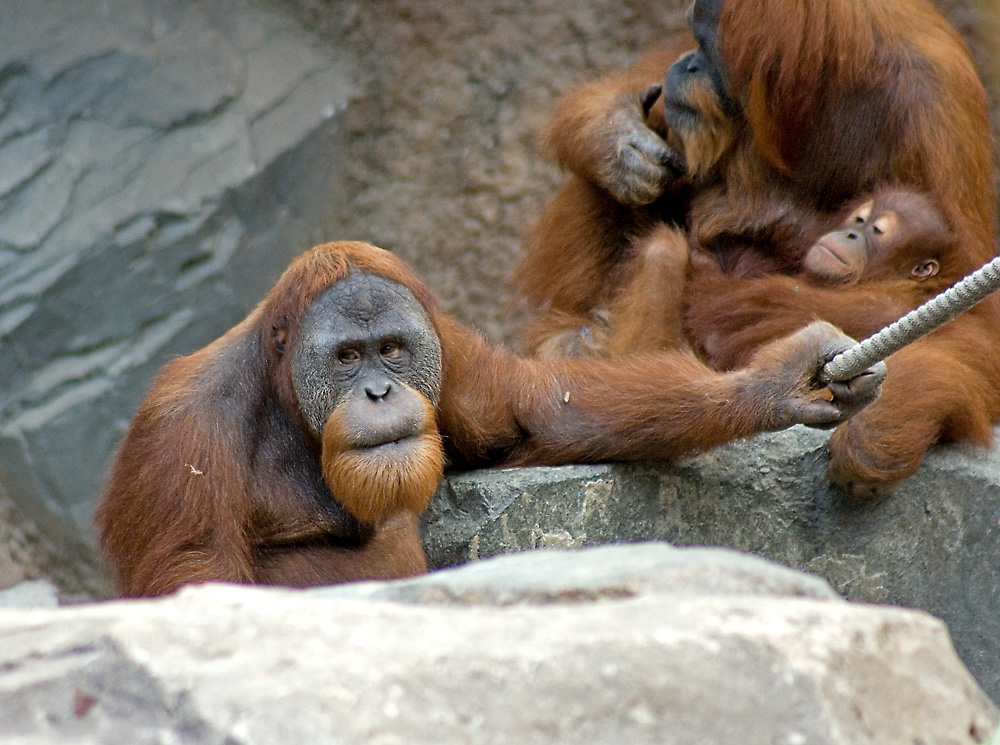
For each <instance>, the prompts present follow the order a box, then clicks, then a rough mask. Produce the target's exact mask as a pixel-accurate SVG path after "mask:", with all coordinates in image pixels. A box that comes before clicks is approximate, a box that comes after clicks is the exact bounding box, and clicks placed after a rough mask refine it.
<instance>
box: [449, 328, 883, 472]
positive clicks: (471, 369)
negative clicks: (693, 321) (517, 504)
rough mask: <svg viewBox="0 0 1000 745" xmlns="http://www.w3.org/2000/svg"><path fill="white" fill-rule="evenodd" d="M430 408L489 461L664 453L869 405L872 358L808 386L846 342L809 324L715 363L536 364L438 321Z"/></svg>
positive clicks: (462, 445)
mask: <svg viewBox="0 0 1000 745" xmlns="http://www.w3.org/2000/svg"><path fill="white" fill-rule="evenodd" d="M442 342H443V345H444V346H445V348H446V353H445V375H444V380H445V382H444V390H443V392H442V396H441V403H440V417H441V424H442V432H443V434H444V435H445V439H446V446H447V447H448V448H449V449H450V451H451V452H452V453H453V454H454V455H456V456H457V457H458V458H460V459H461V460H463V461H465V462H469V463H475V464H492V465H499V464H504V465H528V464H535V465H541V464H550V465H554V464H559V463H571V462H588V461H590V462H593V461H601V460H646V459H668V460H669V459H674V458H679V457H683V456H686V455H691V454H694V453H698V452H702V451H705V450H708V449H710V448H713V447H716V446H718V445H722V444H725V443H727V442H730V441H732V440H735V439H739V438H743V437H749V436H751V435H754V434H757V433H759V432H766V431H772V430H778V429H783V428H785V427H789V426H791V425H793V424H808V425H812V426H830V425H835V424H837V423H839V422H841V421H844V420H845V419H847V418H848V417H850V416H851V415H853V414H854V413H855V412H856V411H858V410H859V409H861V408H862V407H864V406H865V405H867V404H868V403H870V402H871V401H872V400H873V399H874V398H875V397H876V395H877V394H878V389H879V385H880V383H881V380H882V377H884V375H885V367H884V365H878V366H875V367H874V368H872V369H871V370H869V371H868V372H866V373H865V374H863V375H861V376H858V377H857V378H854V379H852V380H851V381H848V382H846V383H837V384H832V385H831V386H830V388H829V389H821V388H818V387H817V385H816V384H815V379H816V375H817V373H818V370H819V368H820V367H821V366H822V364H823V363H824V362H825V361H827V360H829V359H830V358H832V357H833V356H834V355H835V354H837V353H838V352H840V351H842V350H843V349H846V348H847V347H848V346H850V344H851V340H850V339H849V338H848V337H846V336H844V335H843V334H841V333H840V332H838V331H837V330H836V329H834V328H833V327H832V326H829V325H828V324H814V325H813V326H810V327H808V328H806V329H803V330H802V331H800V332H799V333H797V334H795V335H794V336H792V337H790V338H788V339H784V340H781V341H779V342H776V343H774V344H772V345H769V346H768V347H766V348H765V349H763V350H761V352H760V354H759V355H758V356H757V357H755V358H754V360H753V361H752V363H751V364H750V366H748V367H747V368H746V369H745V370H741V371H739V372H734V373H723V374H720V373H716V372H714V371H712V370H710V369H709V368H708V367H706V366H705V365H703V364H702V363H701V362H699V361H698V360H697V359H695V358H694V357H692V356H691V355H688V354H684V353H680V352H657V353H651V354H647V355H642V356H636V357H633V358H630V359H627V360H598V359H587V360H560V361H554V362H543V361H539V360H527V359H520V358H517V357H514V356H513V355H511V354H509V353H507V352H505V351H504V350H501V349H497V348H493V347H489V346H488V345H486V344H485V343H484V342H483V341H482V340H481V339H479V338H478V337H477V336H475V335H474V334H470V333H469V332H467V331H464V330H463V329H461V327H459V326H458V325H457V324H453V323H450V322H449V324H448V326H447V328H446V329H445V330H443V333H442Z"/></svg>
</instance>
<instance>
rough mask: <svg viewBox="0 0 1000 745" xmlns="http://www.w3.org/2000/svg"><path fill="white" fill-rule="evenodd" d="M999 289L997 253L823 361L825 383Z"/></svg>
mask: <svg viewBox="0 0 1000 745" xmlns="http://www.w3.org/2000/svg"><path fill="white" fill-rule="evenodd" d="M997 290H1000V256H998V257H996V258H995V259H993V261H991V262H990V263H989V264H986V265H985V266H983V267H981V268H980V269H977V270H976V271H974V272H973V273H972V274H970V275H969V276H968V277H966V278H965V279H963V280H961V281H959V282H957V283H956V284H955V285H953V286H952V287H949V288H948V289H947V290H945V291H944V292H942V293H941V294H940V295H938V296H937V297H933V298H931V299H930V300H928V301H927V302H926V303H924V304H923V305H921V306H920V307H919V308H917V309H916V310H911V311H910V312H909V313H907V314H906V315H905V316H903V317H902V318H900V319H899V320H898V321H895V322H893V323H891V324H889V325H888V326H886V327H885V328H884V329H882V330H881V331H879V332H878V333H875V334H872V335H871V336H869V337H868V338H867V339H865V340H864V341H862V342H859V343H857V344H855V345H854V346H853V347H851V348H850V349H847V350H845V351H843V352H841V353H840V354H838V355H837V356H836V357H834V358H833V359H832V360H830V361H829V362H827V363H826V364H825V365H823V369H822V370H820V373H819V378H820V380H821V381H822V382H824V383H829V382H830V381H833V380H848V379H850V378H853V377H854V376H855V375H860V374H861V373H863V372H864V371H865V370H867V369H868V368H869V367H871V366H872V365H873V364H875V363H876V362H878V361H880V360H884V359H885V358H886V357H888V356H889V355H890V354H892V353H893V352H898V351H899V350H900V349H902V348H903V347H905V346H906V345H907V344H909V343H911V342H913V341H916V340H917V339H918V338H920V337H921V336H923V335H924V334H929V333H930V332H931V331H933V330H934V329H936V328H937V327H938V326H940V325H942V324H944V323H947V322H948V321H950V320H951V319H953V318H955V316H958V315H961V314H962V313H964V312H965V311H967V310H969V308H971V307H972V306H973V305H975V304H976V303H978V302H979V301H981V300H983V299H985V298H987V297H988V296H990V295H991V294H993V293H994V292H996V291H997Z"/></svg>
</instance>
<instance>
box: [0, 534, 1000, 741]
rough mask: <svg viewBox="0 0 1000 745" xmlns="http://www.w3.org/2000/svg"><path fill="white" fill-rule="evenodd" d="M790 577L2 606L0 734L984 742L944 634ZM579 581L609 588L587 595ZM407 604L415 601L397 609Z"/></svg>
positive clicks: (571, 578) (621, 563)
mask: <svg viewBox="0 0 1000 745" xmlns="http://www.w3.org/2000/svg"><path fill="white" fill-rule="evenodd" d="M533 565H534V566H533ZM699 565H704V566H705V567H706V572H705V574H704V576H699V571H698V566H699ZM595 567H596V568H597V570H598V572H599V574H600V575H601V579H600V580H599V581H598V582H596V583H595V582H594V581H593V580H592V579H591V578H590V577H589V576H588V574H589V570H590V569H592V568H595ZM725 567H728V568H725ZM633 572H637V576H633ZM542 575H545V576H546V577H547V579H546V581H545V583H544V584H545V585H546V587H547V589H545V590H544V592H543V593H541V594H539V592H538V583H537V578H538V577H539V576H542ZM680 575H684V577H683V578H681V577H680ZM727 575H728V576H727ZM792 575H793V573H792V572H788V571H787V570H781V569H780V568H777V567H768V566H766V565H765V564H764V562H761V561H759V560H751V559H745V558H741V557H737V556H733V555H725V556H723V555H722V554H720V553H718V552H713V551H700V552H696V553H689V552H687V551H684V550H675V549H670V548H668V547H665V546H641V547H636V548H629V547H618V548H611V549H593V550H589V551H586V552H578V553H571V554H556V555H551V553H548V552H537V553H534V554H527V555H524V556H521V557H504V558H503V559H497V560H493V561H490V562H483V563H481V564H477V565H473V566H471V567H466V568H463V569H460V570H455V571H452V572H442V573H439V574H437V575H432V576H430V577H426V578H423V579H420V580H415V581H409V582H405V583H398V584H390V585H366V586H363V587H353V588H351V587H348V588H338V589H335V590H322V591H306V592H303V591H294V590H279V589H265V588H247V587H236V586H225V585H203V586H200V587H192V588H188V589H185V590H182V591H181V592H180V593H179V594H178V595H176V596H172V597H169V598H166V599H163V600H158V601H132V602H119V603H104V604H98V605H92V606H89V607H88V606H76V607H73V608H63V609H58V610H33V611H18V612H11V611H0V635H2V638H3V639H4V644H3V645H2V647H0V735H2V736H3V738H4V739H5V740H9V741H14V742H31V743H32V745H47V744H48V743H53V745H54V744H55V743H59V745H61V744H62V743H65V742H79V743H98V742H129V743H136V744H137V745H141V744H142V743H161V742H183V743H188V744H189V745H199V744H200V743H221V742H245V743H256V744H259V745H266V744H267V743H275V744H276V745H277V744H280V745H286V743H290V742H292V743H313V742H316V743H319V742H336V743H404V742H405V743H415V744H418V743H435V745H448V744H449V743H465V742H478V743H519V744H523V745H532V744H533V743H550V742H587V743H594V744H595V745H596V744H599V743H615V744H617V743H623V742H627V743H630V744H633V745H643V744H644V743H657V744H658V745H670V743H678V744H680V743H683V744H685V745H687V744H688V743H705V744H706V745H715V744H718V745H724V744H725V745H729V744H730V743H736V742H739V743H745V744H747V745H754V744H756V743H761V744H762V745H763V744H764V743H766V744H767V745H773V743H810V744H811V745H812V744H815V745H826V744H827V743H829V744H831V745H832V744H834V743H836V744H838V745H839V744H841V743H842V744H844V745H847V744H850V745H856V744H857V743H862V742H872V743H875V742H877V743H879V744H880V745H892V744H894V743H900V744H901V745H902V744H903V743H905V744H906V745H911V744H912V743H914V742H923V743H928V744H931V743H942V744H943V743H950V744H954V745H962V744H964V743H969V744H971V743H979V742H983V741H984V740H985V739H986V738H987V737H988V736H989V733H990V732H991V731H992V730H993V728H994V727H995V725H996V722H997V711H996V709H995V707H993V705H992V704H991V703H990V702H989V701H988V699H987V698H986V697H985V696H984V695H983V693H982V691H981V690H979V689H978V687H977V686H976V684H975V683H974V681H973V680H972V679H971V677H970V676H969V675H968V673H967V672H966V670H965V669H964V668H963V667H962V665H961V663H960V662H959V660H958V658H957V657H956V656H955V653H954V650H953V649H952V647H951V645H950V643H949V640H948V634H947V631H946V629H945V627H944V626H943V624H941V623H940V622H939V621H937V620H935V619H933V618H931V617H930V616H928V615H926V614H924V613H920V612H915V611H908V610H903V609H898V608H884V607H877V606H865V605H859V604H854V603H848V602H844V601H842V600H839V599H835V598H831V597H829V596H830V595H831V594H832V593H830V591H829V589H826V590H823V589H821V588H822V584H821V583H818V582H817V581H816V580H815V579H811V578H806V577H801V578H797V577H793V576H792ZM743 582H747V583H748V586H749V588H750V591H749V593H748V594H743V593H741V592H740V591H739V585H740V584H741V583H743ZM421 586H423V587H425V588H428V589H429V588H436V589H433V591H430V595H437V594H438V592H439V590H441V591H443V592H444V594H445V595H447V596H448V598H447V599H446V600H447V601H446V602H444V603H441V602H437V601H436V600H435V599H434V598H433V597H428V596H427V593H425V592H423V591H420V590H419V588H420V587H421ZM595 586H602V587H604V588H606V589H607V588H612V587H618V588H619V589H620V590H621V592H619V593H615V594H613V595H612V596H608V595H607V594H600V595H599V596H594V595H592V594H591V591H592V590H593V588H594V587H595ZM763 586H768V587H769V588H770V589H768V590H766V591H763V590H762V589H761V588H762V587H763ZM518 587H521V588H523V589H522V590H516V588H518ZM716 588H718V589H719V592H716V591H715V589H716ZM360 590H367V592H368V594H369V597H367V598H365V597H363V596H362V595H363V593H359V591H360ZM802 590H806V591H805V592H802ZM401 591H402V593H403V594H404V595H407V596H408V598H407V602H396V601H393V600H391V599H389V598H391V597H392V596H394V595H396V594H398V593H399V592H401ZM789 592H790V593H791V594H788V593H789ZM542 594H544V595H545V596H546V597H545V598H544V599H543V598H542V597H541V595H542ZM463 595H464V596H465V600H464V601H463V602H462V603H461V604H458V605H456V604H455V603H454V602H453V599H454V598H457V597H460V596H463ZM421 597H422V599H421ZM475 598H484V599H485V601H484V602H479V601H478V600H476V599H475ZM490 598H492V599H493V600H490ZM497 598H506V600H505V601H504V602H503V603H501V604H500V605H499V606H498V605H497V604H496V603H495V602H493V601H494V600H496V599H497ZM539 603H541V604H542V606H543V607H539Z"/></svg>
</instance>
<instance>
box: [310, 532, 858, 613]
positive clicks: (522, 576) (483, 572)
mask: <svg viewBox="0 0 1000 745" xmlns="http://www.w3.org/2000/svg"><path fill="white" fill-rule="evenodd" d="M501 559H502V560H500V559H497V560H493V561H479V562H473V563H471V564H467V565H466V566H464V567H462V568H460V569H453V570H451V571H447V572H437V573H432V574H429V575H426V576H423V577H417V578H415V579H411V580H402V581H399V582H392V583H384V582H370V583H359V584H354V585H346V586H343V587H335V588H323V589H320V590H315V591H314V592H318V593H322V594H325V595H337V596H338V597H364V598H372V599H379V600H393V601H396V602H410V603H455V604H460V605H498V606H505V605H515V604H523V603H532V604H537V605H544V604H546V603H553V602H588V601H589V602H597V601H601V600H606V599H616V598H618V599H620V598H630V597H637V596H640V595H647V594H668V593H669V594H674V595H679V596H689V595H711V596H720V595H741V596H752V595H760V596H789V597H807V598H815V599H827V600H829V599H839V598H840V596H839V595H837V593H835V592H834V591H833V590H832V589H831V588H830V586H829V585H828V584H827V583H826V582H824V581H823V580H821V579H819V578H818V577H813V576H810V575H807V574H803V573H802V572H796V571H793V570H791V569H786V568H784V567H781V566H778V565H776V564H773V563H771V562H768V561H764V560H763V559H758V558H756V557H753V556H747V555H745V554H740V553H736V552H735V551H724V550H720V549H709V548H705V549H698V548H687V549H677V548H674V547H672V546H670V545H668V544H666V543H645V544H639V545H629V546H602V547H600V548H592V549H589V550H587V551H581V552H565V551H552V550H549V551H545V550H542V551H536V552H528V553H520V554H510V555H507V556H503V557H501Z"/></svg>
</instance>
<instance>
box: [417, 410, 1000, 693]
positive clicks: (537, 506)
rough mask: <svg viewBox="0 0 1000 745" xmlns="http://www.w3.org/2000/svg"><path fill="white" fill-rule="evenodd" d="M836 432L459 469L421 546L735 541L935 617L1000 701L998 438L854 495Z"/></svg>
mask: <svg viewBox="0 0 1000 745" xmlns="http://www.w3.org/2000/svg"><path fill="white" fill-rule="evenodd" d="M998 436H1000V432H998ZM826 439H827V434H825V433H823V432H818V431H814V430H809V429H806V428H804V427H797V428H794V429H792V430H789V431H787V432H783V433H778V434H774V435H768V436H764V437H758V438H755V439H753V440H750V441H747V442H744V443H738V444H735V445H732V446H728V447H725V448H720V449H719V450H716V451H714V452H712V453H709V454H706V455H703V456H700V457H698V458H694V459H692V460H691V461H689V462H686V463H683V464H678V465H674V466H671V465H666V464H646V465H596V466H568V467H563V468H533V469H515V470H492V471H480V472H475V473H466V474H452V475H450V476H449V477H448V478H447V479H446V481H445V482H444V483H443V484H442V487H441V488H440V489H439V491H438V494H437V495H436V496H435V498H434V499H433V500H432V502H431V506H430V509H429V510H428V512H427V513H426V514H425V518H424V528H425V530H424V533H425V545H426V546H427V550H428V553H429V556H430V562H431V564H432V566H438V567H440V566H449V565H454V564H460V563H463V562H465V561H468V560H470V559H476V558H482V557H486V556H492V555H495V554H499V553H506V552H514V551H523V550H528V549H536V548H543V547H566V548H576V547H581V546H588V545H594V544H601V543H609V542H626V541H636V540H644V539H653V538H659V539H664V540H667V541H670V542H671V543H676V544H682V545H716V546H729V547H733V548H737V549H740V550H743V551H748V552H751V553H754V554H758V555H760V556H765V557H768V558H771V559H774V560H775V561H778V562H780V563H782V564H784V565H787V566H790V567H797V568H800V569H805V570H808V571H811V572H815V573H816V574H819V575H821V576H823V577H825V578H826V579H827V580H829V581H830V583H831V584H832V585H833V587H834V588H835V589H836V590H837V591H838V592H840V593H842V594H844V595H845V596H846V597H849V598H852V599H856V600H865V601H872V602H879V603H893V604H899V605H904V606H913V607H916V608H922V609H924V610H926V611H929V612H930V613H933V614H934V615H935V616H938V617H940V618H941V619H943V620H944V621H945V622H946V623H947V624H948V627H949V629H950V630H951V634H952V636H953V638H954V639H955V645H956V647H957V649H958V652H959V654H960V655H961V657H962V658H963V659H964V660H965V662H966V664H967V665H968V666H969V668H970V669H971V671H972V672H973V674H974V675H975V676H976V677H977V679H978V680H979V682H980V683H981V684H982V686H983V687H984V688H985V689H986V691H987V692H988V693H990V695H992V696H993V697H994V698H995V699H997V700H1000V451H997V450H993V451H985V450H981V449H978V448H971V447H970V448H964V447H958V446H952V447H938V448H935V449H934V450H932V451H931V452H930V453H929V454H928V456H927V462H926V464H925V466H924V468H923V469H922V470H921V471H920V472H918V474H917V475H916V476H913V477H912V478H910V479H909V480H908V481H906V482H905V483H904V484H903V486H902V487H901V488H900V489H899V490H898V491H897V492H896V493H894V494H892V495H891V496H889V497H887V498H885V499H883V500H881V501H876V502H859V501H856V500H852V499H849V498H847V497H845V496H843V495H842V494H841V493H840V492H838V491H836V490H835V489H833V488H832V487H831V486H830V485H829V484H828V482H827V481H826V478H825V475H824V471H825V468H826V463H827V455H826V449H825V444H826Z"/></svg>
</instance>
